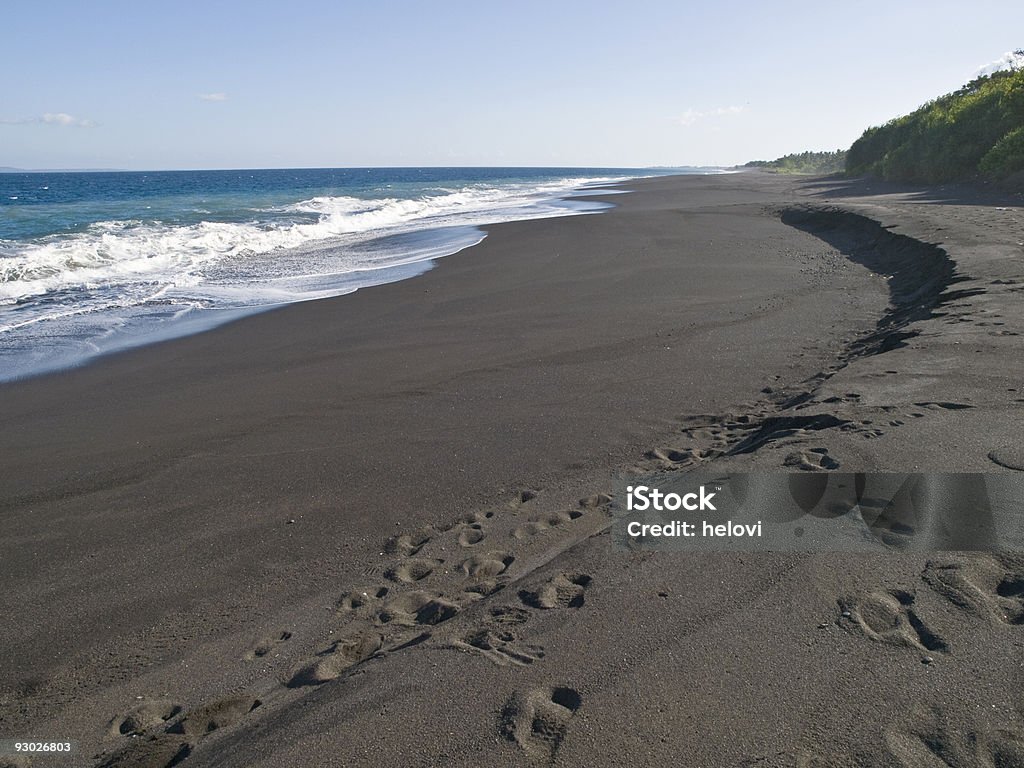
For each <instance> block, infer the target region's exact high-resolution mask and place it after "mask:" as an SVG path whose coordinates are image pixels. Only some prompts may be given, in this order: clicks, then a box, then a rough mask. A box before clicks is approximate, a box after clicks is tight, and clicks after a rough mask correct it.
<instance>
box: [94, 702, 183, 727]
mask: <svg viewBox="0 0 1024 768" xmlns="http://www.w3.org/2000/svg"><path fill="white" fill-rule="evenodd" d="M181 712H182V707H181V705H180V704H177V703H175V702H173V701H167V700H165V699H160V700H157V701H146V702H143V703H142V704H138V705H136V706H134V707H132V708H131V709H130V710H128V711H127V712H125V713H124V714H123V715H121V716H120V717H115V718H114V719H113V720H111V721H110V724H109V727H108V732H109V734H110V735H111V736H134V735H138V734H140V733H142V732H143V731H148V730H149V729H150V728H152V727H153V726H154V725H160V724H162V723H166V722H167V721H168V720H173V719H174V718H175V717H177V716H178V715H180V714H181Z"/></svg>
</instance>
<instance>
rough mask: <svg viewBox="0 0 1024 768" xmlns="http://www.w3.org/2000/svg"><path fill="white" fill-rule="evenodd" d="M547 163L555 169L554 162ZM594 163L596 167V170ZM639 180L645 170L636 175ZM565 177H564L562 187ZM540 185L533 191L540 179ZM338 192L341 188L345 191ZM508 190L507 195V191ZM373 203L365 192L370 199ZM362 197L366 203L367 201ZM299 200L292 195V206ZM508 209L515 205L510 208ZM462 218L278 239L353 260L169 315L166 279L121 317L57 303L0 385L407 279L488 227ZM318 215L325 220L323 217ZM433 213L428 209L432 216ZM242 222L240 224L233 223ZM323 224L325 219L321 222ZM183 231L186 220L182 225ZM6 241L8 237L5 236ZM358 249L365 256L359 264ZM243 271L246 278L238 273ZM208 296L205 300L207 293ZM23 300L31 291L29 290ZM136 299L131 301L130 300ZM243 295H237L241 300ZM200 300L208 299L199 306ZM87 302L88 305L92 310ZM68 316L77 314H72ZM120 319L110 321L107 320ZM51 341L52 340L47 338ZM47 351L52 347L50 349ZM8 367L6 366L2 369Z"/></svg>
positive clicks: (594, 185)
mask: <svg viewBox="0 0 1024 768" xmlns="http://www.w3.org/2000/svg"><path fill="white" fill-rule="evenodd" d="M552 170H555V169H552ZM595 170H598V169H595ZM635 178H644V177H635ZM631 180H633V179H632V178H622V179H605V180H601V181H600V182H595V181H594V180H593V179H582V178H581V179H576V180H574V181H575V182H576V183H575V185H574V186H570V187H566V188H564V189H561V190H560V191H558V192H555V191H552V190H550V189H545V192H544V194H543V195H541V194H540V192H536V194H537V195H538V196H536V197H535V198H531V199H528V200H523V199H519V204H518V205H513V206H512V207H511V208H508V209H502V210H498V211H492V212H491V215H493V216H495V217H496V221H495V222H492V223H497V222H500V221H529V220H534V219H539V218H561V217H563V216H575V215H587V214H592V213H600V212H602V210H605V209H607V208H608V207H611V204H610V203H604V202H600V203H597V202H592V201H590V200H588V199H587V197H588V190H601V189H602V187H607V188H609V189H610V188H612V187H614V185H615V184H618V183H621V182H628V181H631ZM564 182H565V180H562V183H563V185H564ZM543 186H544V185H543V184H541V185H540V187H538V189H540V188H541V187H543ZM344 191H345V190H340V192H344ZM506 192H507V193H508V194H510V195H512V197H510V200H515V199H516V198H515V197H514V194H513V193H511V192H508V190H506ZM371 201H372V199H371ZM368 202H369V201H368ZM298 204H299V203H295V205H298ZM513 211H515V213H513ZM462 215H463V216H464V217H466V220H465V221H463V222H461V223H460V222H455V223H448V224H445V225H438V222H437V221H436V220H435V221H434V223H433V226H431V225H430V223H429V222H430V218H431V217H428V218H427V219H423V220H421V221H420V224H421V226H420V227H419V228H413V229H408V226H409V224H408V223H407V222H406V223H397V224H396V223H393V224H392V225H391V226H390V227H389V226H384V227H383V228H381V229H379V230H376V232H375V231H373V230H370V231H369V232H368V233H367V234H368V235H369V239H366V240H360V239H357V240H355V241H351V242H346V241H345V238H346V237H348V238H351V237H352V236H354V235H355V236H357V237H361V234H360V233H359V230H356V231H355V232H353V233H347V234H340V235H336V236H335V240H334V244H333V246H332V245H330V243H329V242H328V241H327V240H323V241H321V240H316V239H314V240H311V241H309V242H307V243H305V244H301V245H297V246H294V245H293V246H291V247H285V248H281V249H278V250H277V251H276V256H275V258H277V259H283V260H284V261H286V262H287V261H288V260H289V259H294V258H296V257H297V256H298V257H300V258H302V256H301V255H302V254H304V258H310V259H313V260H314V262H315V261H316V259H317V249H322V248H324V247H325V246H326V250H328V251H331V250H333V251H336V252H337V253H340V254H343V255H345V256H347V257H348V258H349V259H350V260H351V259H354V260H355V264H351V263H350V264H349V265H348V268H346V269H344V270H343V271H342V272H338V273H327V274H322V275H319V276H318V277H316V281H317V282H316V284H315V285H311V284H302V283H300V284H299V285H298V287H294V286H291V283H289V282H288V280H287V279H285V278H282V279H284V282H281V283H277V282H274V281H271V282H270V283H268V284H267V285H261V284H260V283H259V281H258V280H257V281H255V282H254V281H253V280H252V276H251V275H249V276H247V275H245V274H244V273H243V274H239V275H238V276H237V277H238V278H239V279H240V280H241V281H242V282H240V283H237V284H229V285H227V286H220V285H218V284H217V283H216V282H215V283H214V284H212V285H211V286H209V289H208V290H209V291H212V293H206V290H207V289H206V288H204V287H202V286H200V287H199V288H197V289H195V290H196V291H197V292H196V293H195V294H194V295H193V296H192V297H191V298H187V297H188V294H187V293H186V298H187V300H185V301H184V302H182V301H181V297H179V300H178V301H177V303H175V302H173V301H172V302H171V303H170V304H168V305H166V306H169V307H172V308H173V312H172V313H171V314H170V316H168V314H167V313H166V312H165V311H164V309H165V308H166V306H165V305H162V304H161V303H160V302H159V301H158V302H157V303H156V304H155V305H151V304H150V303H149V301H151V300H152V299H153V298H155V297H158V296H162V295H163V294H164V292H165V291H167V290H171V291H172V295H173V291H174V290H175V287H174V285H173V284H170V285H164V286H163V287H161V288H160V289H159V290H157V292H156V293H155V294H154V295H153V297H150V299H149V300H146V301H143V302H141V303H139V302H137V301H135V300H134V299H133V300H130V301H129V303H128V304H127V305H126V306H125V307H123V308H122V309H121V310H120V311H121V312H122V313H123V314H121V315H114V316H110V314H109V313H110V312H111V311H112V310H111V308H110V307H100V308H96V307H91V305H90V304H89V302H90V301H95V299H89V298H88V297H87V298H85V299H83V301H85V302H86V304H85V306H83V307H81V308H80V309H79V310H76V311H72V312H64V311H63V310H62V311H61V312H59V313H58V314H57V315H55V316H49V317H47V318H46V319H45V320H43V321H42V322H44V323H46V324H47V325H46V327H47V328H48V327H49V325H52V324H56V326H57V328H56V331H51V332H50V333H51V334H53V335H49V334H48V333H42V334H41V336H40V338H35V337H33V336H32V335H29V336H28V337H27V338H26V337H19V339H20V341H19V342H18V343H17V344H15V345H14V346H13V347H12V346H10V342H7V344H8V346H7V347H5V348H4V349H3V350H0V353H2V354H0V363H2V367H3V368H4V371H3V372H2V373H0V384H2V383H4V382H7V381H19V380H28V379H34V378H38V377H39V376H45V375H47V374H49V373H54V372H59V371H62V370H69V369H73V368H78V367H81V366H83V365H89V364H90V363H91V362H93V361H95V360H97V359H99V358H102V357H105V356H107V355H111V354H117V353H119V352H122V351H125V350H129V349H135V348H139V347H144V346H148V345H151V344H157V343H160V342H162V341H166V340H170V339H175V338H181V337H185V336H191V335H195V334H197V333H203V332H205V331H208V330H211V329H213V328H216V327H218V326H220V325H224V324H227V323H231V322H235V321H237V320H239V319H242V318H245V317H248V316H251V315H255V314H259V313H261V312H267V311H273V310H274V309H277V308H280V307H283V306H287V305H289V304H294V303H302V302H305V301H313V300H318V299H322V298H335V297H338V296H344V295H348V294H350V293H354V292H356V291H357V290H360V289H363V288H367V287H372V286H374V285H381V284H385V283H389V282H396V281H398V280H405V279H409V278H410V277H414V276H416V275H417V274H419V273H421V272H423V271H426V270H429V269H432V268H433V267H434V266H435V264H436V262H437V261H438V260H439V259H442V258H445V257H446V256H451V255H453V254H455V253H458V252H459V251H461V250H464V249H466V248H468V247H472V246H473V245H477V244H479V242H480V241H481V240H483V238H484V237H486V233H485V231H484V229H485V227H486V226H487V224H486V223H484V224H481V223H479V222H477V219H484V220H486V218H487V214H486V212H485V211H482V210H481V211H470V212H469V213H468V214H466V213H465V212H463V214H462ZM326 218H329V216H328V217H326ZM433 218H435V219H436V217H433ZM232 223H233V224H236V225H237V224H240V222H232ZM320 224H323V221H321V222H320ZM182 226H183V227H184V228H185V229H187V226H185V225H182ZM12 242H13V241H12ZM366 252H369V253H372V254H374V258H373V259H369V260H367V259H366V257H365V256H364V255H363V254H365V253H366ZM274 253H275V252H274V251H271V252H263V253H257V254H256V257H257V258H258V257H259V256H264V257H266V256H269V255H271V254H274ZM361 256H362V258H363V261H362V262H360V257H361ZM247 278H248V282H246V279H247ZM275 285H276V286H277V288H278V293H280V294H286V293H289V292H291V293H292V294H293V295H292V298H291V299H289V300H283V299H282V297H281V296H280V295H277V294H274V295H270V294H269V293H268V292H271V291H272V290H273V288H274V286H275ZM222 288H223V289H226V290H227V291H229V292H230V291H233V290H235V289H238V288H241V289H248V294H246V296H245V297H244V299H237V298H235V299H231V298H228V297H221V298H216V297H217V296H218V295H219V294H218V291H220V290H221V289H222ZM105 290H116V289H114V288H110V289H108V288H104V287H100V291H101V292H102V291H105ZM211 296H212V297H214V298H210V297H211ZM29 298H38V297H33V296H30V297H29ZM133 302H134V303H133ZM239 302H241V303H239ZM207 305H208V306H207ZM90 307H91V308H90ZM73 318H78V319H77V320H73ZM65 321H69V322H71V323H72V325H71V326H70V327H64V326H62V325H61V323H63V322H65ZM115 321H118V323H119V325H118V327H116V328H115V327H113V324H117V323H115ZM37 322H40V320H39V318H36V317H33V316H31V315H30V316H29V317H28V319H25V318H22V319H21V320H20V322H17V323H13V324H12V325H10V326H8V327H6V328H5V329H0V330H5V331H7V332H13V333H18V332H20V331H19V329H23V328H34V327H35V325H36V324H37ZM55 340H56V341H55ZM34 344H35V345H37V346H42V348H43V350H44V353H43V354H41V355H40V354H38V353H36V354H34V353H33V351H32V348H33V345H34ZM51 350H55V351H51ZM8 369H9V370H8Z"/></svg>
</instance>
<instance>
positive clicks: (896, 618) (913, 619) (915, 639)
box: [839, 590, 948, 652]
mask: <svg viewBox="0 0 1024 768" xmlns="http://www.w3.org/2000/svg"><path fill="white" fill-rule="evenodd" d="M913 604H914V595H913V594H911V593H910V592H904V591H902V590H890V591H877V592H871V593H870V594H867V595H865V596H863V597H861V598H859V599H857V600H852V601H840V603H839V605H840V608H841V609H842V610H843V613H844V617H843V618H844V620H845V619H847V618H848V620H849V622H850V623H852V625H853V626H854V627H855V628H856V629H858V630H859V631H860V632H861V633H862V634H864V635H865V636H867V637H868V638H870V639H871V640H876V641H878V642H881V643H886V644H888V645H899V646H903V647H905V648H913V649H916V650H919V651H931V652H944V651H946V650H948V646H947V644H946V642H945V641H944V640H943V639H942V638H941V637H939V636H938V635H936V634H935V633H934V632H932V631H931V629H929V628H928V626H927V625H926V624H925V623H924V621H922V620H921V618H920V617H919V616H918V615H917V613H916V612H915V611H914V609H913V607H912V606H913ZM847 614H848V616H847ZM844 624H846V622H845V621H843V622H842V624H841V625H844Z"/></svg>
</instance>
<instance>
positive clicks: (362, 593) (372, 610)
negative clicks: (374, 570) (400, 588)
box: [338, 586, 391, 618]
mask: <svg viewBox="0 0 1024 768" xmlns="http://www.w3.org/2000/svg"><path fill="white" fill-rule="evenodd" d="M390 593H391V590H390V589H389V588H388V587H384V586H380V587H366V588H356V589H353V590H350V591H348V592H346V593H345V594H343V595H342V596H341V598H340V599H339V600H338V613H339V614H355V615H356V616H361V617H364V618H366V617H370V616H373V615H374V614H376V613H377V611H378V610H380V607H381V605H382V602H381V601H382V600H384V598H386V597H387V596H388V595H389V594H390Z"/></svg>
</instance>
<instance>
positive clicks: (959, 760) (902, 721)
mask: <svg viewBox="0 0 1024 768" xmlns="http://www.w3.org/2000/svg"><path fill="white" fill-rule="evenodd" d="M885 744H886V747H887V748H888V750H889V752H890V754H892V756H893V757H895V758H896V760H897V761H898V764H899V765H906V766H933V765H934V766H961V765H962V766H967V765H977V766H996V767H997V768H1003V767H1005V768H1011V766H1024V732H1022V731H1021V730H1020V729H1019V728H1016V729H1014V728H1007V727H997V728H991V727H977V728H975V727H972V726H971V724H969V723H964V722H963V719H962V717H959V716H954V715H953V714H952V713H950V712H947V711H945V709H944V708H942V707H939V706H937V705H931V706H928V705H924V704H922V705H919V706H918V707H916V708H915V709H914V710H912V711H911V712H909V713H907V714H905V715H903V716H902V717H899V718H897V720H896V722H895V723H893V725H892V726H890V727H889V728H888V729H886V731H885Z"/></svg>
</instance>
